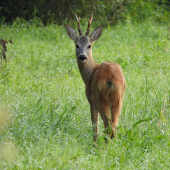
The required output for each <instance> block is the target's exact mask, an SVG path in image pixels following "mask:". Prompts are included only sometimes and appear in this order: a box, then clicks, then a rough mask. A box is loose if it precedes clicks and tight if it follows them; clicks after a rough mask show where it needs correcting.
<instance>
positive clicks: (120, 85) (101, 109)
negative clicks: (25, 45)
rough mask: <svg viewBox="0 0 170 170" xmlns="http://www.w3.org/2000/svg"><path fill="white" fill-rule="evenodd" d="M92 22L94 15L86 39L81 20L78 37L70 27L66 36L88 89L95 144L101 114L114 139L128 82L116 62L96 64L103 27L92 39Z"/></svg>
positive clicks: (93, 32) (98, 28) (108, 132)
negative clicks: (96, 48)
mask: <svg viewBox="0 0 170 170" xmlns="http://www.w3.org/2000/svg"><path fill="white" fill-rule="evenodd" d="M76 18H77V15H76ZM92 19H93V13H92V15H91V19H90V20H89V21H88V28H87V32H86V34H85V35H83V32H82V30H81V28H80V18H77V24H78V31H79V35H78V34H77V32H76V30H75V29H74V28H72V27H71V26H70V25H67V34H68V36H69V37H70V38H71V39H72V40H73V41H74V43H75V45H76V56H77V63H78V67H79V70H80V74H81V76H82V79H83V81H84V83H85V85H86V96H87V99H88V101H89V104H90V110H91V119H92V124H93V130H94V133H95V134H94V140H95V141H96V140H97V135H98V118H99V113H100V116H101V118H102V120H103V122H104V127H105V130H106V133H107V134H108V135H109V136H110V137H111V138H113V137H114V136H115V133H116V130H117V126H118V121H119V116H120V113H121V109H122V102H123V95H124V91H125V88H126V81H125V78H124V75H123V72H122V69H121V67H120V65H119V64H117V63H113V62H104V63H102V64H97V63H96V62H95V61H94V60H93V56H92V45H93V43H94V41H96V40H97V39H98V38H99V37H100V36H101V33H102V26H99V27H97V28H96V29H95V30H94V31H92V33H91V35H89V33H90V26H91V22H92ZM101 55H104V54H101Z"/></svg>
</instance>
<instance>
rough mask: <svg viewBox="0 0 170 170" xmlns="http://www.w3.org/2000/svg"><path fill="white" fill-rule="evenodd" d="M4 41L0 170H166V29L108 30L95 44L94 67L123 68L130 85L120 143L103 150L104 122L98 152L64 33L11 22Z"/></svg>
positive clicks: (169, 149) (149, 24)
mask: <svg viewBox="0 0 170 170" xmlns="http://www.w3.org/2000/svg"><path fill="white" fill-rule="evenodd" d="M81 22H82V23H83V20H82V21H81ZM86 22H87V21H86V20H85V22H84V23H86ZM75 25H76V23H74V25H73V26H74V27H75V28H76V26H75ZM94 28H95V23H94V25H92V29H91V30H93V29H94ZM82 30H84V31H85V30H86V24H85V25H83V26H82ZM0 38H3V39H5V40H12V42H13V44H10V43H8V44H7V50H8V51H7V52H6V55H7V63H6V64H5V62H4V61H3V65H2V68H0V119H1V121H0V123H1V124H0V125H1V127H0V169H14V170H15V169H18V170H20V169H24V170H25V169H29V170H31V169H51V170H52V169H53V170H54V169H61V170H65V169H81V170H83V169H84V170H87V169H89V170H90V169H101V170H102V169H104V170H110V169H121V170H123V169H125V170H127V169H135V170H136V169H154V170H155V169H162V170H163V169H169V167H170V24H169V23H156V22H153V21H152V20H150V21H146V22H142V23H132V22H130V21H127V22H126V23H118V24H117V25H116V26H109V25H108V26H107V27H104V29H103V33H102V35H101V37H100V38H99V40H97V41H96V42H95V43H94V45H93V56H94V60H95V61H96V62H97V63H102V62H105V61H112V62H116V63H119V64H120V65H121V67H122V70H123V72H124V75H125V79H126V83H127V87H126V91H125V95H124V102H123V108H122V113H121V116H120V121H119V126H118V132H117V140H115V139H113V140H109V141H108V144H105V140H104V137H105V134H104V128H103V122H102V120H101V118H100V122H99V131H100V134H99V138H98V141H97V144H95V146H94V142H93V138H92V135H93V132H92V125H91V116H90V109H89V104H88V102H87V99H86V96H85V85H84V83H83V81H82V78H81V76H80V73H79V70H78V66H77V63H76V57H75V45H74V43H73V42H72V41H71V40H70V39H69V37H68V36H67V33H66V29H65V27H63V26H58V25H55V24H51V25H47V26H46V27H44V26H42V25H41V24H35V23H34V24H32V23H31V24H29V23H18V22H14V23H13V25H12V26H7V25H1V27H0ZM6 115H8V116H6ZM4 122H6V123H4ZM2 124H3V125H2Z"/></svg>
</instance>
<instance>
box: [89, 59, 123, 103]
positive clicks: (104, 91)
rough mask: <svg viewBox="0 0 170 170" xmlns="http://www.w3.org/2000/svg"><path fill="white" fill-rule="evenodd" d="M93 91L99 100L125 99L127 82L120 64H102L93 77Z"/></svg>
mask: <svg viewBox="0 0 170 170" xmlns="http://www.w3.org/2000/svg"><path fill="white" fill-rule="evenodd" d="M91 85H92V89H93V94H94V95H101V96H97V98H100V97H101V98H105V99H106V100H107V101H108V100H114V98H115V97H116V96H118V97H119V98H123V93H124V91H125V88H126V81H125V78H124V75H123V72H122V69H121V67H120V65H119V64H117V63H112V62H105V63H102V64H101V65H100V66H99V67H98V69H97V70H96V72H95V73H94V75H93V81H92V84H91Z"/></svg>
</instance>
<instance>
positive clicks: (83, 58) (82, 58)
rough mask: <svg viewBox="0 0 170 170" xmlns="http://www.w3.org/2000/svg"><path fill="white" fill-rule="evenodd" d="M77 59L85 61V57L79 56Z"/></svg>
mask: <svg viewBox="0 0 170 170" xmlns="http://www.w3.org/2000/svg"><path fill="white" fill-rule="evenodd" d="M78 59H79V60H82V61H84V60H86V59H87V57H86V55H80V56H79V57H78Z"/></svg>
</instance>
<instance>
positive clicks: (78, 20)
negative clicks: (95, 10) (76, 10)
mask: <svg viewBox="0 0 170 170" xmlns="http://www.w3.org/2000/svg"><path fill="white" fill-rule="evenodd" d="M76 19H77V26H78V31H79V34H80V35H83V32H82V30H81V28H80V17H79V18H78V17H77V14H76Z"/></svg>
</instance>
